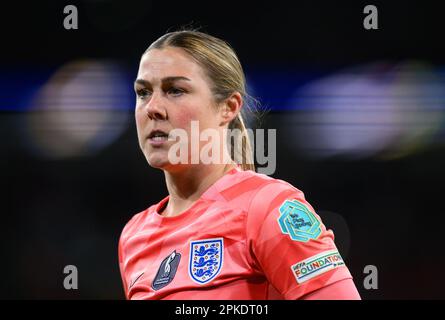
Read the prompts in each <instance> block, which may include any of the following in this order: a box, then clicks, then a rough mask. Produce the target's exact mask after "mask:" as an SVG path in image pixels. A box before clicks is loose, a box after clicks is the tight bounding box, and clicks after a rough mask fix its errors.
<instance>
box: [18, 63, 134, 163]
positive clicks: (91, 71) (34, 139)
mask: <svg viewBox="0 0 445 320" xmlns="http://www.w3.org/2000/svg"><path fill="white" fill-rule="evenodd" d="M133 103H134V101H133V96H132V91H131V86H130V85H129V82H128V81H127V78H126V75H125V73H124V72H123V71H122V70H121V69H120V68H119V67H118V65H117V64H115V63H112V62H107V61H74V62H70V63H67V64H65V65H63V66H61V67H60V68H59V69H58V70H57V71H56V72H55V73H54V74H53V75H52V77H51V78H50V79H49V80H48V81H47V82H46V83H45V84H44V85H43V86H42V87H41V88H40V89H39V90H38V92H37V94H36V96H35V98H34V99H33V100H32V102H31V106H30V107H29V108H27V109H28V110H27V111H28V112H27V116H26V121H25V122H26V125H25V126H24V127H23V128H22V129H23V132H22V133H23V137H24V143H25V145H26V147H27V149H28V150H31V151H32V153H33V154H35V155H37V156H42V157H44V158H51V159H58V158H65V157H72V156H86V155H91V154H94V153H96V152H98V151H100V150H101V149H103V148H105V147H106V146H108V145H109V144H111V143H112V142H113V141H115V140H116V139H117V138H118V137H119V136H120V135H121V134H122V132H124V131H125V129H126V128H127V126H128V124H129V123H130V121H131V120H130V117H129V115H130V111H129V110H130V109H132V108H133Z"/></svg>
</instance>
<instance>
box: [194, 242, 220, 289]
mask: <svg viewBox="0 0 445 320" xmlns="http://www.w3.org/2000/svg"><path fill="white" fill-rule="evenodd" d="M223 256H224V242H223V239H222V238H218V239H204V240H196V241H192V242H190V259H189V275H190V277H191V278H192V280H193V281H194V282H196V283H198V284H205V283H208V282H210V281H212V280H213V279H215V277H216V276H217V275H218V274H219V273H220V271H221V268H222V265H223Z"/></svg>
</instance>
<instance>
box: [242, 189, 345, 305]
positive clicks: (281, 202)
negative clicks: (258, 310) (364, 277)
mask: <svg viewBox="0 0 445 320" xmlns="http://www.w3.org/2000/svg"><path fill="white" fill-rule="evenodd" d="M246 234H247V241H248V247H249V260H250V262H251V263H252V266H253V268H255V269H257V270H258V271H259V272H261V273H263V274H264V275H265V277H266V278H267V279H268V281H269V283H270V284H271V285H272V286H274V288H275V289H276V290H277V291H278V292H279V293H280V294H281V295H282V296H283V297H284V298H285V299H299V298H300V297H303V296H304V295H306V294H308V293H310V292H313V291H315V290H317V289H320V288H323V287H325V286H328V285H330V284H333V283H335V282H337V281H340V280H343V279H351V278H352V276H351V274H350V272H349V270H348V268H347V267H346V265H345V263H344V261H343V259H342V257H341V255H340V253H339V252H338V249H337V247H336V246H335V243H334V234H333V232H332V231H331V230H326V227H325V226H324V224H323V222H322V221H321V219H320V217H319V216H318V215H317V214H316V213H315V211H314V209H313V208H312V206H311V205H310V204H309V203H308V202H307V201H306V200H305V198H304V194H303V192H301V191H300V190H298V189H296V188H295V187H293V186H292V185H290V184H288V183H286V182H284V181H282V180H275V181H274V182H272V183H269V184H267V185H266V186H264V187H262V188H261V189H260V191H259V192H258V193H257V194H256V195H255V197H254V198H253V200H252V202H251V205H250V207H249V212H248V218H247V224H246Z"/></svg>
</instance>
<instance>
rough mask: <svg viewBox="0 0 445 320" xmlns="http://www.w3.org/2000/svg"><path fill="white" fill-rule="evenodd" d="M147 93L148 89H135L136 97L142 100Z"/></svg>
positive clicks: (148, 92)
mask: <svg viewBox="0 0 445 320" xmlns="http://www.w3.org/2000/svg"><path fill="white" fill-rule="evenodd" d="M149 94H150V91H148V90H147V89H137V90H136V95H137V97H138V98H139V99H142V100H143V99H145V98H147V97H148V95H149Z"/></svg>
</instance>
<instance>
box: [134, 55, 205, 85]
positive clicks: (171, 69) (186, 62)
mask: <svg viewBox="0 0 445 320" xmlns="http://www.w3.org/2000/svg"><path fill="white" fill-rule="evenodd" d="M170 76H184V77H187V78H190V79H194V80H199V78H203V77H204V72H203V70H202V68H201V66H200V65H199V64H198V63H197V62H196V61H195V60H193V58H192V57H190V56H189V55H188V54H187V53H186V52H185V51H184V50H182V49H180V48H174V47H167V48H164V49H151V50H150V51H148V52H147V53H145V54H144V55H143V56H142V58H141V62H140V64H139V71H138V76H137V77H138V79H144V80H148V81H150V82H152V81H157V80H159V79H161V78H164V77H170Z"/></svg>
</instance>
